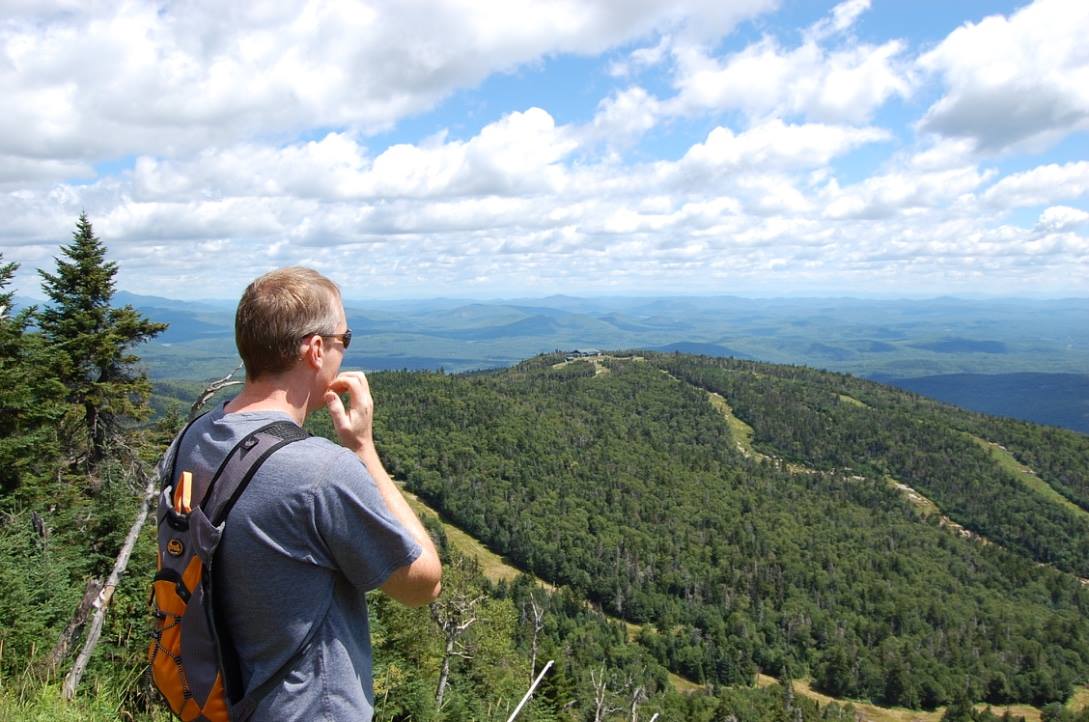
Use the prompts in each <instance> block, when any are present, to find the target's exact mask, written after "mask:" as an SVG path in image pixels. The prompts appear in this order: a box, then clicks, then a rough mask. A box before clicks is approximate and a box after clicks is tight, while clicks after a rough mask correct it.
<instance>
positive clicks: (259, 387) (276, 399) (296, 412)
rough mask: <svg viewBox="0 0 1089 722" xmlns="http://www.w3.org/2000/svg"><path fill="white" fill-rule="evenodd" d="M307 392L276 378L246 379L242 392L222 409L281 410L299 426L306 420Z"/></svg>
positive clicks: (232, 412)
mask: <svg viewBox="0 0 1089 722" xmlns="http://www.w3.org/2000/svg"><path fill="white" fill-rule="evenodd" d="M309 400H310V399H309V394H307V393H303V392H299V391H297V390H293V389H292V387H291V386H290V385H286V384H283V383H281V382H280V380H279V379H277V380H265V379H258V380H256V381H246V385H245V386H243V387H242V393H240V394H238V396H235V397H234V398H233V399H231V401H230V402H228V403H227V406H226V407H225V408H224V411H225V412H226V413H228V414H234V413H238V412H241V411H283V412H284V413H285V414H287V415H288V416H290V417H291V418H292V419H294V421H295V423H296V424H298V425H299V426H302V425H303V422H304V421H306V409H307V404H308V403H309Z"/></svg>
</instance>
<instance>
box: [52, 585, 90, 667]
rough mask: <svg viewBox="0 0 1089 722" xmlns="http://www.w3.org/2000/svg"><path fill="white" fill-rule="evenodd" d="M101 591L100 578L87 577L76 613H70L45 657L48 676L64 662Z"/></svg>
mask: <svg viewBox="0 0 1089 722" xmlns="http://www.w3.org/2000/svg"><path fill="white" fill-rule="evenodd" d="M101 593H102V580H101V579H89V580H87V587H86V589H85V590H84V592H83V600H82V601H81V602H80V603H79V606H78V607H76V613H75V614H74V615H72V619H71V621H70V622H68V626H67V627H65V628H64V631H63V632H61V635H60V637H59V638H58V639H57V643H56V644H55V645H53V651H51V652H50V653H49V657H48V658H46V660H45V664H46V671H47V673H48V674H49V676H50V677H52V676H53V675H55V674H56V673H57V670H58V669H59V668H60V666H61V663H62V662H64V659H65V657H67V656H68V651H69V650H70V649H71V648H72V645H73V644H75V642H76V640H77V639H79V635H80V632H82V631H83V627H84V625H85V624H87V616H88V615H89V614H90V613H91V608H92V607H93V606H94V603H95V602H96V601H97V600H98V595H99V594H101Z"/></svg>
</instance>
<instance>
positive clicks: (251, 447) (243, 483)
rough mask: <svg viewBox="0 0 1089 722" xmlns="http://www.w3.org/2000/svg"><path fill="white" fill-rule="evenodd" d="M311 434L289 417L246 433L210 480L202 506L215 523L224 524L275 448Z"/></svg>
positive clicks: (206, 514) (205, 513) (217, 524)
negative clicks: (289, 419) (288, 419)
mask: <svg viewBox="0 0 1089 722" xmlns="http://www.w3.org/2000/svg"><path fill="white" fill-rule="evenodd" d="M308 436H309V434H308V433H306V431H304V430H303V429H301V428H299V427H298V426H296V425H295V424H294V423H292V422H290V421H273V422H272V423H270V424H266V425H265V426H262V427H261V428H260V429H258V430H257V431H254V432H252V433H250V434H247V435H246V437H245V438H243V439H242V441H240V442H238V444H237V445H235V447H234V448H233V449H231V451H230V453H228V454H227V457H226V458H225V459H224V460H223V463H222V464H220V466H219V469H218V470H217V471H216V473H215V476H213V477H212V480H211V482H209V484H208V489H207V491H205V493H204V499H203V500H202V501H201V503H200V508H201V510H202V511H203V512H204V515H205V516H206V517H208V520H209V521H210V522H212V524H213V525H215V526H219V525H220V524H222V523H223V522H224V521H225V520H226V518H227V515H228V514H230V513H231V509H232V508H234V505H235V502H237V501H238V499H239V497H241V496H242V493H243V492H244V491H245V490H246V487H247V486H249V483H250V480H251V479H252V478H253V475H254V474H255V473H257V469H258V468H259V467H260V466H261V464H263V463H264V461H265V459H267V458H268V457H269V456H271V455H272V453H273V452H274V451H276V450H277V449H279V448H280V447H282V446H285V445H287V444H290V443H291V442H293V441H301V440H302V439H305V438H306V437H308Z"/></svg>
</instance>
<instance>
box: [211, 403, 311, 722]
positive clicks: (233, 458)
mask: <svg viewBox="0 0 1089 722" xmlns="http://www.w3.org/2000/svg"><path fill="white" fill-rule="evenodd" d="M308 436H310V434H308V433H307V432H306V431H304V430H303V429H301V428H299V427H298V426H296V425H295V424H294V423H292V422H290V421H274V422H272V423H270V424H266V425H265V426H262V427H261V428H259V429H257V430H256V431H253V432H251V433H249V434H247V435H246V436H245V437H243V439H242V440H241V441H239V442H238V443H237V444H236V445H235V447H234V448H233V449H231V450H230V452H228V453H227V456H226V458H225V459H224V460H223V463H222V464H220V466H219V469H217V470H216V473H215V475H214V476H213V477H212V480H211V481H210V482H209V483H208V489H207V490H206V491H205V493H204V499H203V500H201V503H200V508H201V511H203V512H204V515H205V516H206V517H207V518H208V520H209V521H210V522H211V523H212V524H213V525H214V526H220V525H221V524H223V523H225V522H226V520H227V515H228V514H230V513H231V509H233V508H234V505H235V503H236V502H237V501H238V500H239V498H241V496H242V493H243V492H245V491H246V487H248V486H249V483H250V481H251V480H252V479H253V476H254V474H256V473H257V470H258V469H259V468H260V467H261V464H263V463H264V462H265V460H266V459H268V457H270V456H271V455H272V454H273V453H274V452H275V451H276V450H277V449H279V448H281V447H283V446H286V445H287V444H290V443H292V442H294V441H301V440H302V439H305V438H307V437H308ZM209 582H210V579H209ZM210 590H211V586H209V596H210V598H211V604H212V608H211V609H210V610H209V611H210V612H211V614H212V619H213V625H214V627H215V629H216V635H215V636H216V638H217V647H218V650H217V651H218V654H219V661H220V667H221V669H222V672H223V681H224V691H225V692H226V693H227V694H226V696H227V699H228V701H229V702H233V700H236V699H239V698H240V697H241V696H242V690H241V689H240V687H241V673H240V670H239V662H238V654H237V652H236V651H235V647H234V641H233V639H232V636H231V633H230V629H229V628H228V627H227V625H226V624H224V623H223V622H222V610H221V608H220V605H221V604H222V600H220V599H219V596H218V595H215V594H211V591H210ZM306 646H307V645H305V644H304V645H303V647H302V649H300V651H299V652H297V653H296V654H295V655H293V656H292V658H291V660H289V662H293V661H294V660H295V659H296V658H297V657H298V655H299V654H300V653H301V652H302V651H304V650H305V647H306ZM287 666H288V665H285V667H287ZM276 681H277V682H278V681H279V678H278V679H276ZM272 686H273V685H267V686H266V685H263V686H262V687H261V688H260V689H258V690H255V691H254V692H251V693H250V694H249V695H247V696H246V697H245V698H244V699H241V700H240V704H244V707H243V708H242V710H237V709H235V708H234V705H233V704H232V713H231V718H232V719H234V720H240V719H245V717H247V716H248V715H249V714H250V713H252V711H253V709H254V708H255V707H256V703H257V702H258V701H260V699H261V697H263V696H264V695H265V694H267V692H269V691H270V690H271V689H272ZM240 711H242V712H245V715H240V714H239V712H240Z"/></svg>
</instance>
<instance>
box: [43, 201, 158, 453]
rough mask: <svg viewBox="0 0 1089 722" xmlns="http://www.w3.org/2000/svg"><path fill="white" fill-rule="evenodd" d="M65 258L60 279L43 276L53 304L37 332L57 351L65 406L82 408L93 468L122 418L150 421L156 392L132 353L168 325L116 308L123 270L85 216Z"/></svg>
mask: <svg viewBox="0 0 1089 722" xmlns="http://www.w3.org/2000/svg"><path fill="white" fill-rule="evenodd" d="M61 252H62V254H63V255H64V257H65V258H67V259H68V260H62V259H61V258H58V259H56V261H57V271H56V273H46V272H45V271H40V272H39V273H41V276H42V290H43V291H45V293H46V295H48V296H49V298H50V299H51V300H52V302H53V303H52V305H51V306H49V307H48V308H46V309H44V310H43V311H42V312H41V313H40V314H39V322H38V325H39V327H40V328H41V332H42V335H43V336H44V338H45V339H46V340H47V341H48V342H49V343H50V345H51V347H52V350H53V352H54V368H55V370H56V374H57V376H58V378H59V379H60V380H61V381H62V382H63V383H64V385H65V387H66V388H67V400H68V401H69V402H71V403H73V404H75V405H77V406H78V407H80V408H81V409H82V413H83V427H84V429H85V430H86V433H87V444H88V451H89V454H90V458H89V461H90V462H91V463H95V462H97V461H98V460H100V459H101V458H102V457H103V455H104V453H105V447H106V444H107V442H108V440H109V438H110V435H111V434H112V433H113V432H114V431H115V430H116V428H117V426H118V423H119V422H120V421H121V420H122V419H125V418H141V417H143V416H144V415H145V414H146V412H147V397H148V395H149V394H150V392H151V386H150V384H149V383H148V380H147V376H146V375H145V374H144V372H143V371H142V370H140V369H139V368H138V367H137V366H136V364H137V362H138V361H139V357H138V356H135V355H133V354H132V353H131V352H130V348H131V347H132V346H133V345H134V344H137V343H141V342H143V341H147V340H149V339H151V338H154V337H155V336H157V335H158V334H159V333H161V332H162V331H163V330H164V329H166V324H162V323H152V322H151V321H149V320H148V319H146V318H144V317H143V316H141V315H140V314H139V313H137V311H136V310H135V309H134V308H133V307H132V306H125V307H123V308H113V307H111V306H110V301H111V300H112V299H113V295H114V276H115V275H116V274H117V264H116V263H113V262H111V261H107V260H106V246H105V245H104V244H103V243H102V241H101V240H99V239H98V238H96V237H95V235H94V231H93V230H92V228H91V222H90V221H89V220H88V219H87V214H86V213H82V214H80V217H79V220H78V221H77V222H76V230H75V233H74V234H73V238H72V243H71V244H70V245H68V246H64V247H63V248H62V249H61Z"/></svg>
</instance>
